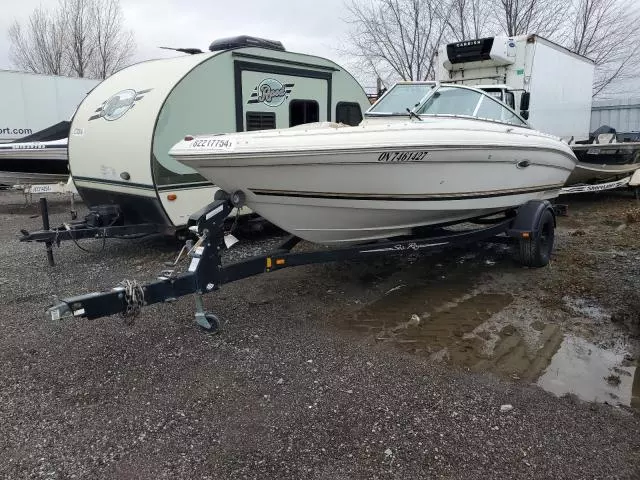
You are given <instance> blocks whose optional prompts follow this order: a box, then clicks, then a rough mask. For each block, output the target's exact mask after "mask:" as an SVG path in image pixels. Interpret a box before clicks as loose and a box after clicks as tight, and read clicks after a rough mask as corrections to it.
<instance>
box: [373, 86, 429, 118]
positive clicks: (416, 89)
mask: <svg viewBox="0 0 640 480" xmlns="http://www.w3.org/2000/svg"><path fill="white" fill-rule="evenodd" d="M435 86H436V85H435V83H398V84H396V85H394V86H393V87H392V88H391V90H389V91H388V92H387V93H386V94H385V95H384V96H382V97H380V100H378V101H377V102H376V103H375V104H374V105H373V106H372V107H371V108H369V110H367V115H368V114H374V115H406V114H407V108H409V109H410V110H413V109H414V108H415V107H417V106H418V105H420V102H421V101H422V99H423V98H424V97H425V95H426V94H427V93H429V92H430V91H431V90H432V89H433V88H434V87H435Z"/></svg>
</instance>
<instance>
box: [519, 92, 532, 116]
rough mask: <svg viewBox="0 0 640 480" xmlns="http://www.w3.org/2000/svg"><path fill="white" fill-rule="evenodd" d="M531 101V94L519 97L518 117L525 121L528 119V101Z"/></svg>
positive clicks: (527, 93)
mask: <svg viewBox="0 0 640 480" xmlns="http://www.w3.org/2000/svg"><path fill="white" fill-rule="evenodd" d="M530 100H531V94H530V93H529V92H523V93H522V95H521V96H520V116H521V117H522V118H524V119H525V120H528V119H529V101H530Z"/></svg>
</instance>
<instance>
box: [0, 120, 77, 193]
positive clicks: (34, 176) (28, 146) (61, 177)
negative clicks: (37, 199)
mask: <svg viewBox="0 0 640 480" xmlns="http://www.w3.org/2000/svg"><path fill="white" fill-rule="evenodd" d="M69 128H70V122H66V121H65V122H60V123H57V124H55V125H52V126H51V127H48V128H46V129H44V130H41V131H39V132H36V133H34V134H32V135H28V136H26V137H23V138H21V139H18V140H16V141H14V142H9V143H0V185H6V186H13V185H33V184H40V183H43V184H49V183H57V182H66V181H67V179H68V178H69V161H68V155H67V139H68V136H69Z"/></svg>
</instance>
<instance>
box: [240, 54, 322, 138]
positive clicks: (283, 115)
mask: <svg viewBox="0 0 640 480" xmlns="http://www.w3.org/2000/svg"><path fill="white" fill-rule="evenodd" d="M238 75H239V76H240V82H238V78H237V77H238ZM238 83H240V85H241V88H240V89H238ZM238 90H241V92H238ZM330 92H331V72H327V71H326V70H310V69H309V70H306V69H298V68H289V67H282V66H276V65H264V64H247V63H244V62H238V63H237V64H236V128H237V130H238V131H250V130H266V129H271V128H289V127H293V126H296V125H300V124H303V123H312V122H319V121H325V120H331V97H330ZM239 93H240V95H239Z"/></svg>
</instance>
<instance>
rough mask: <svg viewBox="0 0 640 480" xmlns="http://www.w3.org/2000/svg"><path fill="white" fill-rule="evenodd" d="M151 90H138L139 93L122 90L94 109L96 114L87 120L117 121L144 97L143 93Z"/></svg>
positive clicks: (130, 89) (131, 90)
mask: <svg viewBox="0 0 640 480" xmlns="http://www.w3.org/2000/svg"><path fill="white" fill-rule="evenodd" d="M151 90H153V89H151V88H149V89H147V90H140V91H139V92H137V91H135V90H134V89H132V88H128V89H126V90H122V91H120V92H118V93H116V94H115V95H112V96H110V97H109V98H108V99H107V100H105V101H104V102H102V105H100V106H99V107H98V108H97V109H96V114H95V115H92V116H91V117H89V120H95V119H97V118H104V119H105V120H108V121H110V122H111V121H113V120H118V119H119V118H120V117H122V116H123V115H124V114H125V113H127V112H128V111H129V110H131V109H132V108H133V106H134V105H135V104H136V102H137V101H139V100H141V99H142V98H143V97H144V94H145V93H148V92H150V91H151Z"/></svg>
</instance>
